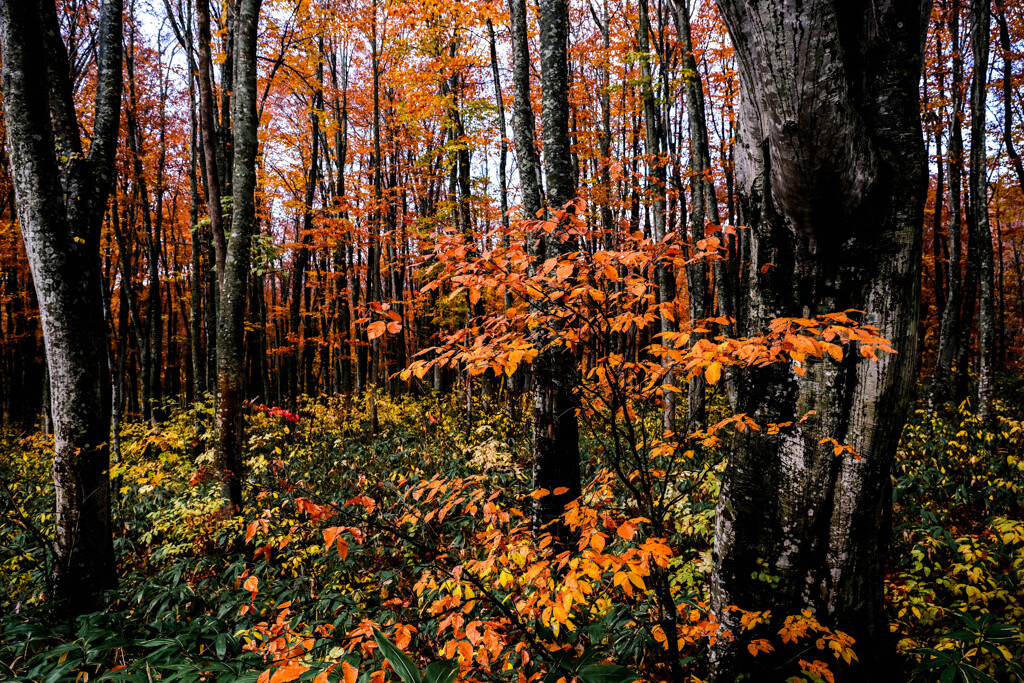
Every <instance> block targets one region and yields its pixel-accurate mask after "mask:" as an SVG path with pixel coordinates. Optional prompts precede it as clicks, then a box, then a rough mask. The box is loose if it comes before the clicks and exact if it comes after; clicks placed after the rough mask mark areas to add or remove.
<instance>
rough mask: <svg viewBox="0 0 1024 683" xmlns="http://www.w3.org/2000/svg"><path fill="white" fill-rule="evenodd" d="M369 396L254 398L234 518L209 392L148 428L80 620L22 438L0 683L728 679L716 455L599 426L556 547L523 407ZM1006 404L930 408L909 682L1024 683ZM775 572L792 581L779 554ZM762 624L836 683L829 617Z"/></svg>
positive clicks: (901, 615)
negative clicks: (219, 465)
mask: <svg viewBox="0 0 1024 683" xmlns="http://www.w3.org/2000/svg"><path fill="white" fill-rule="evenodd" d="M366 408H367V406H366V405H365V403H359V402H356V403H355V404H347V403H346V402H343V401H338V400H333V399H332V400H329V401H319V402H317V401H307V402H305V403H304V404H303V405H302V407H301V409H300V410H299V411H298V414H297V415H292V414H291V413H288V412H286V411H281V410H271V409H264V410H259V409H257V410H253V411H252V414H251V415H250V417H249V419H248V442H249V443H248V453H247V458H248V460H247V466H248V478H247V482H246V496H245V498H246V501H247V503H246V508H245V510H244V512H243V514H242V515H241V517H236V518H234V519H224V518H223V517H222V516H221V515H220V514H219V509H220V500H219V498H218V484H217V482H216V481H214V480H213V478H212V476H211V470H210V465H211V458H212V456H211V452H210V443H211V433H210V420H211V413H210V408H209V405H208V404H207V405H202V404H197V405H194V406H191V407H187V408H179V409H176V410H174V411H173V412H172V413H171V414H170V416H169V418H168V419H167V420H166V421H165V422H164V423H162V424H161V425H160V427H159V429H154V428H151V427H150V426H149V425H148V424H141V423H134V424H128V425H126V426H125V427H124V430H123V435H122V443H121V448H122V453H123V461H122V462H121V463H120V464H118V465H116V466H115V467H114V469H113V471H112V475H113V476H114V477H115V481H116V485H117V488H118V498H117V503H116V508H115V513H114V518H115V540H114V543H115V551H116V554H117V558H118V563H119V568H120V586H119V588H118V589H117V591H116V592H114V593H113V594H112V595H111V596H110V607H109V609H108V610H107V611H105V612H101V613H95V614H91V615H87V616H85V617H82V618H80V619H79V620H77V621H76V622H75V623H73V624H68V623H61V622H56V623H55V622H54V621H53V620H52V619H49V618H47V616H46V615H47V614H48V612H47V605H46V602H45V601H46V596H45V593H44V588H43V586H44V583H45V582H44V581H43V577H44V576H45V572H46V563H47V561H48V557H47V556H46V553H45V552H44V550H43V548H44V540H43V539H41V538H39V537H37V536H36V535H34V534H33V532H32V531H31V529H33V528H38V529H47V528H49V527H50V526H51V525H52V519H53V512H52V510H53V501H54V499H53V489H52V484H51V482H50V479H49V459H48V457H47V454H48V453H50V452H51V450H50V449H51V441H50V439H49V438H48V437H46V436H44V435H42V434H38V433H35V434H26V433H16V432H13V431H11V430H6V431H5V432H3V434H2V436H0V476H2V477H3V480H4V491H3V492H2V496H3V497H4V499H5V500H4V503H3V505H4V508H3V514H2V515H0V525H2V526H0V679H4V680H17V681H21V680H26V681H29V680H31V681H46V682H48V683H56V682H58V681H76V682H77V681H97V680H114V681H142V682H146V683H150V682H152V681H157V680H161V681H214V680H216V681H257V680H259V681H261V683H283V682H285V681H291V680H314V679H315V680H316V681H317V683H324V682H325V681H336V680H337V681H345V683H381V682H382V681H384V680H387V679H389V678H391V677H393V676H394V675H395V674H393V673H390V672H389V671H388V670H387V669H386V668H385V666H384V658H385V657H386V658H387V660H388V661H389V662H390V664H391V669H393V670H394V672H395V673H397V674H398V676H400V677H401V678H402V680H404V681H405V682H406V683H418V681H419V680H420V678H419V676H420V675H421V674H420V672H419V670H418V669H422V670H424V673H423V678H422V680H423V681H424V683H448V682H449V681H451V680H452V678H453V677H454V676H455V675H456V672H457V671H458V672H459V680H467V681H496V680H509V681H517V682H520V683H521V682H524V681H532V680H536V679H543V680H545V681H547V680H550V681H556V680H557V679H559V678H565V680H567V681H571V680H572V678H577V679H579V680H580V681H583V683H625V682H627V681H632V680H634V679H635V678H636V675H639V676H641V677H642V678H643V679H644V680H650V681H662V680H672V678H673V676H674V674H673V672H672V667H671V666H669V664H668V661H669V658H677V660H678V661H680V662H681V667H682V675H683V678H682V679H679V683H682V681H683V680H687V681H699V680H701V679H702V678H703V677H704V676H705V675H706V673H707V665H708V652H709V647H710V646H711V645H712V644H713V642H714V640H715V639H716V638H718V637H721V634H720V633H718V627H717V625H716V624H715V622H714V618H713V616H712V615H711V614H710V613H709V609H708V576H709V572H710V569H711V557H710V544H711V540H712V536H713V533H714V528H713V526H714V504H715V499H716V497H717V492H718V479H717V474H718V473H719V472H721V469H722V466H723V456H722V455H721V453H720V452H719V451H718V450H716V449H715V448H714V447H713V445H714V444H711V443H710V442H708V443H706V444H705V445H703V446H698V447H694V448H689V449H688V450H685V451H683V450H682V449H679V450H674V449H671V448H666V447H665V446H664V444H660V445H658V446H657V448H660V449H661V451H660V452H659V453H657V454H652V456H651V457H652V460H651V462H654V463H655V464H656V462H661V461H658V460H657V458H661V459H662V461H665V462H668V461H685V462H684V464H683V466H681V471H683V472H684V474H683V475H680V476H678V477H677V478H674V479H673V480H672V481H669V482H658V481H657V477H658V476H659V473H660V472H664V471H665V469H664V468H661V469H659V468H658V467H651V468H650V471H649V473H648V475H649V478H648V479H644V477H647V476H648V475H641V474H640V473H639V471H632V472H629V471H626V470H624V469H623V467H622V463H616V462H614V461H613V460H612V458H611V456H610V455H609V453H610V452H611V449H610V447H609V444H608V441H607V439H606V438H605V437H606V435H604V434H601V433H600V430H597V431H591V430H584V431H583V437H582V438H583V443H582V450H583V455H584V466H585V470H586V475H587V481H589V482H590V484H589V486H588V488H587V491H586V494H585V496H584V498H583V500H582V502H581V504H580V505H579V506H578V507H576V508H574V509H572V510H570V511H569V513H568V514H567V524H568V526H569V527H570V528H571V529H572V531H573V536H572V538H573V542H572V544H571V546H570V547H569V549H568V550H566V549H565V548H564V547H560V546H559V544H558V543H554V542H551V541H550V539H544V540H542V541H541V542H540V543H537V542H536V541H535V540H534V536H533V532H532V529H531V528H530V526H531V525H530V514H529V511H530V504H531V503H532V500H533V498H531V495H532V496H537V495H540V494H538V493H536V492H532V491H531V489H530V485H529V481H530V469H529V457H528V442H527V439H528V434H524V433H523V432H522V425H523V424H524V421H523V420H522V419H521V418H520V417H519V416H517V415H515V414H513V412H514V411H512V410H510V407H509V406H507V405H501V404H499V405H494V406H491V407H489V408H487V407H484V406H481V405H476V406H475V414H474V415H472V416H471V417H470V418H467V414H466V411H465V406H464V399H460V398H457V397H453V398H451V399H437V398H421V399H412V398H406V399H402V400H397V401H392V400H388V399H381V400H380V401H379V406H378V419H379V431H378V434H377V435H376V436H373V435H372V434H371V433H370V421H369V416H368V412H367V409H366ZM519 410H520V413H521V410H522V408H521V407H520V408H519ZM997 410H998V413H999V417H998V420H997V422H996V426H995V427H994V428H993V429H987V428H985V426H984V425H982V424H981V423H980V422H979V421H978V420H977V419H976V418H975V417H974V416H973V415H972V414H971V413H970V412H969V411H967V410H966V408H963V407H961V409H960V410H956V411H951V413H950V414H948V415H945V416H943V417H936V416H934V415H933V414H931V413H930V412H928V411H927V410H925V408H924V407H923V406H920V405H919V406H918V408H917V409H916V410H915V411H913V413H912V415H911V420H910V423H909V424H908V425H907V427H906V429H905V431H904V435H903V439H902V443H901V445H900V449H899V453H898V456H897V463H896V467H895V469H894V475H893V479H892V482H893V501H894V518H893V533H892V544H891V545H892V551H891V556H890V562H889V572H888V579H887V586H886V602H887V607H888V610H889V617H890V622H891V630H892V632H893V634H894V638H896V639H898V650H899V652H900V653H901V654H902V656H903V657H904V659H905V662H906V667H907V676H908V679H912V680H919V681H942V683H947V682H948V681H968V682H974V681H998V682H1000V683H1002V682H1003V681H1012V680H1015V679H1016V680H1024V672H1022V671H1021V668H1020V664H1019V663H1020V662H1024V632H1022V628H1021V625H1022V624H1024V588H1022V587H1024V448H1022V445H1024V421H1022V417H1024V416H1022V411H1024V388H1022V387H1021V386H1020V385H1019V384H1018V385H1017V386H1016V387H1015V388H1011V389H1006V390H1005V392H1004V394H1003V395H1002V396H1001V398H1000V400H999V401H998V402H997ZM638 419H640V420H641V421H643V419H644V418H643V416H640V417H639V418H638ZM649 420H650V421H651V425H650V426H651V428H652V430H654V429H655V428H656V425H657V420H658V416H657V415H652V416H649ZM655 456H657V457H656V458H655ZM616 471H619V472H620V474H616ZM623 477H624V478H625V482H626V483H624V481H623ZM650 478H653V480H654V483H655V484H656V485H658V486H661V487H662V488H661V489H660V490H661V491H662V493H663V495H662V497H661V498H660V500H662V502H663V503H664V513H665V514H664V517H663V520H664V521H665V522H667V523H666V524H663V527H664V531H665V533H664V534H661V535H659V534H656V533H654V528H653V527H655V526H656V525H655V524H654V522H652V521H651V520H650V516H651V511H650V510H647V509H644V506H643V505H642V504H640V503H639V502H638V496H637V495H634V494H633V493H631V490H632V489H633V488H634V486H639V484H637V482H638V481H640V480H641V479H644V481H648V482H650V481H651V479H650ZM628 484H630V485H628ZM541 493H543V492H541ZM753 578H754V579H756V580H762V581H769V582H770V581H772V580H773V578H774V577H772V576H771V573H770V569H769V568H768V567H765V571H764V572H762V573H761V574H759V575H758V576H756V577H753ZM669 601H671V604H670V605H669V604H668V603H669ZM667 610H671V611H674V616H675V620H674V621H673V623H674V627H675V629H676V634H675V637H674V639H672V638H670V633H667V632H666V627H665V625H666V624H668V621H667V620H666V619H665V614H666V611H667ZM745 623H747V624H749V625H750V626H755V625H760V626H761V628H762V629H763V628H764V627H765V626H766V625H770V630H769V631H768V633H770V634H773V635H772V637H770V638H766V639H764V640H762V641H755V642H756V643H757V649H760V650H761V651H763V652H769V651H771V650H772V648H773V647H774V645H778V644H779V643H784V642H787V641H789V642H792V641H796V642H797V643H805V644H806V647H805V649H804V651H805V653H806V654H805V655H804V656H803V657H801V658H800V659H799V660H798V661H793V662H790V663H789V664H790V667H791V668H790V669H789V670H786V671H780V672H779V680H780V681H781V680H803V681H829V680H831V677H832V675H833V672H834V671H836V670H838V668H840V667H843V666H846V665H847V663H848V662H849V661H850V660H851V659H852V658H853V657H855V656H856V654H855V653H856V650H857V644H856V643H852V645H851V643H850V642H849V639H848V638H846V637H845V636H844V634H842V633H838V632H832V631H830V630H829V629H827V628H826V627H825V626H823V625H822V624H820V623H818V622H817V621H816V620H815V619H814V617H813V616H812V615H811V614H810V613H804V614H801V615H770V614H767V613H756V612H753V613H748V614H747V615H746V617H745ZM375 629H379V631H378V630H375ZM670 630H671V629H670ZM672 640H674V641H675V642H674V643H673V642H671V641H672ZM403 651H404V652H405V653H408V656H405V655H403V654H402V652H403ZM752 653H753V654H755V655H757V654H759V653H758V652H753V651H752ZM382 655H383V656H382ZM454 662H457V663H458V664H459V667H458V668H457V667H456V666H455V664H454ZM428 665H431V666H428ZM678 673H679V669H678V668H677V669H676V675H677V674H678ZM535 674H537V675H536V676H535ZM541 674H543V676H542V675H541Z"/></svg>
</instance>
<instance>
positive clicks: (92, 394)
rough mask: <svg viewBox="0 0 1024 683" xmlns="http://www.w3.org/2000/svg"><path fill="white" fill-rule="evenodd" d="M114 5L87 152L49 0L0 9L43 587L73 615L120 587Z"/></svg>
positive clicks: (107, 8) (103, 16)
mask: <svg viewBox="0 0 1024 683" xmlns="http://www.w3.org/2000/svg"><path fill="white" fill-rule="evenodd" d="M121 9H122V8H121V2H120V0H104V2H102V3H101V5H100V11H99V25H98V27H97V31H96V44H97V88H96V99H95V121H94V127H93V140H92V144H91V145H90V148H89V153H88V155H85V154H84V153H83V151H82V146H81V141H80V139H79V137H78V121H77V116H76V114H75V109H74V104H73V99H72V91H71V82H70V78H69V76H68V72H69V67H68V58H67V52H66V50H65V47H64V43H63V41H62V40H61V37H60V30H59V27H58V20H57V13H56V7H55V5H54V3H53V2H52V0H34V1H29V0H25V1H19V2H4V3H0V48H2V51H3V57H2V59H3V94H4V98H3V99H4V114H5V122H6V127H7V144H8V149H9V154H10V160H11V174H12V179H13V182H14V189H15V194H16V196H17V211H18V219H19V221H20V223H21V230H22V235H23V238H24V241H25V248H26V252H27V253H28V258H29V264H30V266H31V269H32V276H33V279H34V281H35V287H36V293H37V296H38V299H39V310H40V317H41V319H42V325H43V336H44V339H45V343H46V357H47V364H48V367H49V376H50V377H49V379H50V387H51V397H50V400H51V409H52V415H53V426H54V437H55V443H54V458H53V467H52V473H53V480H54V486H55V490H56V520H55V525H56V530H55V542H54V548H53V550H54V552H55V561H54V565H53V574H52V576H51V577H50V583H51V585H50V589H51V597H52V598H54V599H55V600H57V601H59V602H60V603H61V608H60V609H61V610H62V611H63V612H64V613H65V614H66V615H69V616H72V615H77V614H81V613H84V612H88V611H92V610H95V609H98V608H99V607H100V606H101V605H102V596H103V591H105V590H106V589H108V588H111V587H113V586H115V585H116V584H117V574H116V567H115V562H114V553H113V544H112V529H111V522H110V481H109V477H108V473H107V472H108V469H109V467H110V452H109V441H110V394H109V392H110V377H109V371H108V368H107V354H106V349H105V344H106V339H107V335H106V329H105V326H104V324H103V300H102V288H101V284H100V256H99V249H100V228H101V224H102V221H103V214H104V212H105V211H106V207H107V198H108V196H109V194H110V190H111V188H112V186H113V180H114V158H115V150H116V146H117V133H118V127H119V122H120V114H121V90H122V81H121V25H122V18H121ZM40 84H46V85H47V86H48V87H43V88H41V87H40ZM51 117H52V118H51ZM51 121H52V123H51Z"/></svg>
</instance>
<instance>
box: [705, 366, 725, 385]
mask: <svg viewBox="0 0 1024 683" xmlns="http://www.w3.org/2000/svg"><path fill="white" fill-rule="evenodd" d="M721 377H722V364H721V363H719V362H718V361H717V360H716V361H714V362H713V363H711V365H709V366H708V367H707V368H706V369H705V370H704V379H706V380H707V381H708V384H717V383H718V380H719V379H721Z"/></svg>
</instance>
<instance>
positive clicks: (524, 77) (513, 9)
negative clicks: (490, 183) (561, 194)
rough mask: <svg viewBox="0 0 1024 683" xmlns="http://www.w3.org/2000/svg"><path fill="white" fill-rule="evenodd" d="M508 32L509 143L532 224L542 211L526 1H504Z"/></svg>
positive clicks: (542, 201) (524, 212) (527, 214)
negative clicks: (507, 18)
mask: <svg viewBox="0 0 1024 683" xmlns="http://www.w3.org/2000/svg"><path fill="white" fill-rule="evenodd" d="M508 14H509V20H510V24H511V32H512V93H513V99H512V141H513V143H514V146H515V149H516V161H517V163H518V165H519V187H520V191H521V192H522V195H523V214H524V215H525V217H526V219H527V220H531V221H532V220H535V219H536V218H537V213H538V212H539V211H540V210H541V209H542V208H543V207H544V199H543V194H542V192H541V182H540V159H539V157H538V155H537V147H536V145H535V144H534V141H535V140H536V137H537V135H536V133H535V132H534V122H533V105H531V104H530V43H529V40H528V39H527V35H528V34H527V22H526V0H508Z"/></svg>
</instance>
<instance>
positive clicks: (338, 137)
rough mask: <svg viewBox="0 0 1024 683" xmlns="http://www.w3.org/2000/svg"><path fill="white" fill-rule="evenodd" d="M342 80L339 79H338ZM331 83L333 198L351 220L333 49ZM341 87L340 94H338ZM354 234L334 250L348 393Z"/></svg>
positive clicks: (344, 80)
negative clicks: (351, 261)
mask: <svg viewBox="0 0 1024 683" xmlns="http://www.w3.org/2000/svg"><path fill="white" fill-rule="evenodd" d="M339 81H340V83H339ZM331 85H332V86H333V88H334V92H335V96H334V115H335V118H336V119H337V126H336V128H335V132H334V160H335V165H336V166H337V169H338V171H337V172H338V175H337V177H336V179H335V186H334V201H335V203H336V205H337V211H338V217H339V218H340V219H341V220H342V221H343V222H347V221H348V217H349V216H348V210H347V209H346V208H345V206H346V202H347V199H346V197H345V165H346V164H347V163H348V55H347V54H343V55H342V63H341V65H340V68H339V65H338V64H337V58H336V57H335V56H334V53H333V52H332V55H331ZM339 90H341V98H340V101H339V98H338V96H337V93H338V91H339ZM349 239H351V236H350V235H349V234H348V232H346V235H345V240H346V242H345V243H343V244H342V246H340V247H338V251H337V252H336V253H335V268H336V270H337V271H338V273H339V277H338V281H337V296H338V297H339V298H340V300H341V301H340V304H339V309H340V315H339V320H338V327H339V328H340V329H341V334H342V339H341V342H340V344H341V347H340V350H339V353H340V356H341V362H340V365H341V368H340V375H341V390H342V391H343V392H345V393H349V392H351V391H352V389H353V384H354V383H353V379H352V356H353V353H355V348H354V346H353V341H354V340H353V337H352V322H351V321H352V296H351V295H350V294H349V268H348V264H349V255H350V253H351V251H352V247H351V245H350V244H349V243H348V242H347V240H349Z"/></svg>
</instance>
